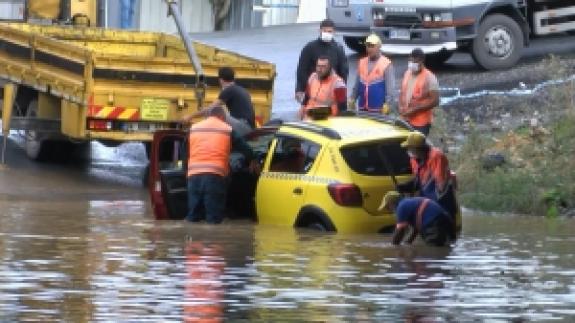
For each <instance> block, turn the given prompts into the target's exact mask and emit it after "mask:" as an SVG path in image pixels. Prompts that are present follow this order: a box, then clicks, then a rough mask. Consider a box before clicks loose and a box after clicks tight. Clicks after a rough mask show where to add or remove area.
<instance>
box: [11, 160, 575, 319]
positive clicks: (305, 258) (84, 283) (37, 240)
mask: <svg viewBox="0 0 575 323" xmlns="http://www.w3.org/2000/svg"><path fill="white" fill-rule="evenodd" d="M5 174H6V172H5V171H3V172H2V173H0V180H5V179H6V176H5ZM3 183H5V181H4V182H3ZM3 190H5V188H3ZM55 190H56V193H54V192H52V193H46V194H47V197H46V195H45V196H44V197H46V198H40V199H35V200H34V199H31V198H30V195H32V194H33V193H30V194H29V195H25V196H24V197H22V198H19V199H18V198H10V197H7V198H6V195H5V194H4V195H3V198H0V210H2V216H1V217H0V321H1V322H16V321H19V322H51V321H66V322H88V321H112V322H119V321H124V322H126V321H138V322H140V321H149V322H169V321H174V322H180V321H202V319H205V318H215V319H216V320H215V321H218V320H219V319H221V320H222V321H223V320H227V321H235V320H246V321H270V322H271V321H286V320H305V321H329V322H336V321H379V322H383V321H385V322H391V321H408V322H417V321H428V322H438V321H439V322H441V321H452V322H460V321H489V322H496V321H516V322H520V321H550V320H559V321H572V320H573V319H575V257H574V255H573V245H574V243H575V237H573V232H574V231H573V229H574V227H575V220H573V219H545V218H538V217H518V216H485V215H483V216H479V215H472V214H468V215H466V216H465V217H464V226H463V232H462V235H461V237H460V239H459V241H458V242H457V243H456V244H455V245H454V246H453V248H431V247H425V246H423V245H421V244H416V245H414V246H404V247H393V246H391V245H390V244H389V236H384V235H333V234H322V233H318V232H314V231H296V230H293V229H291V228H278V227H270V226H260V225H256V224H253V223H251V222H249V221H242V220H239V221H237V220H236V221H227V222H225V223H224V224H222V225H220V226H208V225H205V224H189V223H184V222H179V221H161V222H158V221H154V220H153V219H152V218H151V215H150V209H149V207H148V203H147V200H146V193H145V191H144V190H143V189H142V188H130V189H126V188H125V190H127V191H131V193H130V194H124V195H125V196H124V197H123V198H121V199H111V195H114V192H113V191H112V192H104V191H105V190H103V189H102V188H98V187H96V188H91V189H88V191H89V194H87V195H86V193H85V192H81V191H80V192H70V191H67V193H68V194H67V195H66V194H63V195H62V192H59V193H60V195H59V194H57V193H58V188H57V187H55ZM100 190H102V192H101V193H102V198H101V199H98V198H97V196H96V195H97V193H98V192H99V191H100ZM64 191H66V190H64ZM51 194H52V195H51ZM50 196H52V197H51V198H50Z"/></svg>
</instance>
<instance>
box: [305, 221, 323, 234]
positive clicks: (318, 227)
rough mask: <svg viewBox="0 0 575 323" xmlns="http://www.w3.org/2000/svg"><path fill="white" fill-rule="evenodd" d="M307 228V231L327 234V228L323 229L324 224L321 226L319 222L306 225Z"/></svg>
mask: <svg viewBox="0 0 575 323" xmlns="http://www.w3.org/2000/svg"><path fill="white" fill-rule="evenodd" d="M307 227H308V229H312V230H316V231H321V232H327V228H326V227H325V224H323V223H322V222H319V221H316V222H311V223H310V224H308V225H307Z"/></svg>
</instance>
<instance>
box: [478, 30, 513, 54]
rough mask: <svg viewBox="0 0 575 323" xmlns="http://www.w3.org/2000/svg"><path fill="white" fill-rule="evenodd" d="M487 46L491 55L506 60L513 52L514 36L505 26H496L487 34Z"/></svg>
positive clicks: (485, 39) (485, 40)
mask: <svg viewBox="0 0 575 323" xmlns="http://www.w3.org/2000/svg"><path fill="white" fill-rule="evenodd" d="M484 42H485V46H486V48H487V49H488V51H489V54H490V55H492V56H495V57H497V58H501V59H505V58H507V57H508V56H509V55H511V53H512V52H513V36H512V35H511V32H510V31H509V29H507V28H506V27H504V26H494V27H492V28H490V29H489V30H488V31H487V33H485V38H484Z"/></svg>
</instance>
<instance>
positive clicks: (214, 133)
mask: <svg viewBox="0 0 575 323" xmlns="http://www.w3.org/2000/svg"><path fill="white" fill-rule="evenodd" d="M231 133H232V127H231V126H230V125H228V124H227V123H225V122H224V121H222V120H220V119H218V118H217V117H209V118H207V119H206V120H204V121H201V122H199V123H197V124H195V125H193V126H192V129H191V130H190V136H189V139H190V140H189V150H188V151H189V157H188V176H192V175H197V174H217V175H220V176H227V175H228V173H229V156H230V150H231Z"/></svg>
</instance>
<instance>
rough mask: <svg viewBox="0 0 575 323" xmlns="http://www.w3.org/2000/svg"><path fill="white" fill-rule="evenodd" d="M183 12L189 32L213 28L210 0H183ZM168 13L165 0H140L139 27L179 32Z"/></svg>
mask: <svg viewBox="0 0 575 323" xmlns="http://www.w3.org/2000/svg"><path fill="white" fill-rule="evenodd" d="M181 12H182V19H183V21H184V25H185V28H186V29H187V31H188V32H206V31H212V30H213V25H214V22H213V16H212V6H211V4H210V2H209V0H183V1H181ZM167 13H168V6H167V5H166V4H165V2H164V1H163V0H140V8H139V12H138V20H139V29H140V30H146V31H158V32H166V33H177V32H178V30H177V28H176V24H175V23H174V20H173V18H172V17H169V16H168V15H167Z"/></svg>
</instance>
